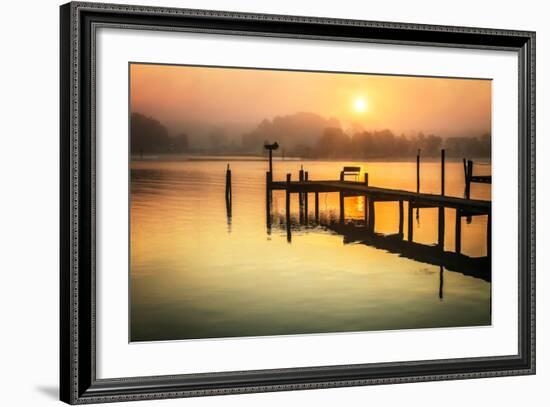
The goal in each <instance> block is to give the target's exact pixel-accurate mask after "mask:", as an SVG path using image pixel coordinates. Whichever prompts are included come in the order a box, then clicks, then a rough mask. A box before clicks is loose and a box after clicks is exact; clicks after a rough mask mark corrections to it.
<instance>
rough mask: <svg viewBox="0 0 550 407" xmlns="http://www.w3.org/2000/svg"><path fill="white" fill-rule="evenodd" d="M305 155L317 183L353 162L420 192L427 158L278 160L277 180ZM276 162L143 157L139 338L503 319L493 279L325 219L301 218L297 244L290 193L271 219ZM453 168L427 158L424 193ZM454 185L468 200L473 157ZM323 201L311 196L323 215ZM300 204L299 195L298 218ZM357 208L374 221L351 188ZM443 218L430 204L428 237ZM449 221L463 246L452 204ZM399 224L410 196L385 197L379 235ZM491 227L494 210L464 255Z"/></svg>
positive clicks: (137, 201)
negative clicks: (495, 307) (359, 238)
mask: <svg viewBox="0 0 550 407" xmlns="http://www.w3.org/2000/svg"><path fill="white" fill-rule="evenodd" d="M228 163H229V164H230V166H231V170H232V192H233V200H232V205H231V211H230V213H228V211H227V207H226V203H225V198H224V189H225V169H226V166H227V164H228ZM301 165H303V166H304V169H305V170H307V171H308V172H309V178H310V179H312V180H315V179H337V178H338V174H339V171H340V170H341V169H342V166H344V165H358V166H361V167H362V169H363V170H362V171H368V173H369V183H370V185H372V186H379V187H386V188H397V189H405V190H410V191H415V190H416V169H415V163H414V162H373V163H357V162H329V161H305V162H300V161H292V160H288V161H276V162H275V163H274V167H275V168H274V173H275V175H274V178H275V180H283V179H284V177H285V174H286V173H291V174H292V177H293V179H294V180H296V179H297V177H298V171H299V169H300V166H301ZM266 170H267V164H266V162H265V161H261V160H244V159H241V158H237V157H235V158H231V157H226V158H223V159H220V158H215V159H201V160H196V159H186V160H182V159H179V160H168V159H163V160H158V159H157V160H143V161H140V160H136V161H133V162H132V163H131V197H130V198H131V212H130V218H131V230H130V237H131V242H130V259H131V265H130V288H131V304H130V310H131V311H130V319H131V324H130V340H131V341H152V340H175V339H192V338H218V337H234V336H261V335H284V334H307V333H325V332H349V331H368V330H389V329H411V328H434V327H454V326H479V325H488V324H490V323H491V284H490V282H489V281H490V280H487V279H481V278H476V277H471V276H467V275H465V274H463V273H461V272H456V271H449V270H446V269H443V268H440V267H439V266H434V265H431V264H427V263H421V262H418V261H415V260H411V259H408V258H405V257H403V256H400V255H399V253H390V252H387V251H385V250H381V249H377V248H374V247H371V246H368V245H366V244H363V243H360V242H350V243H347V242H346V241H345V240H344V238H343V236H342V235H339V234H337V233H336V232H334V231H332V230H331V229H330V228H327V227H324V226H320V225H316V224H309V225H307V226H300V225H297V224H296V223H295V222H294V221H293V223H292V239H291V240H290V242H289V241H288V236H287V232H286V224H285V222H284V216H285V196H284V192H280V191H276V192H274V193H273V204H272V219H273V223H272V226H271V228H269V227H268V226H267V224H266V194H265V171H266ZM486 171H488V173H490V167H487V168H486ZM439 174H440V165H439V163H437V162H426V163H423V164H422V167H421V179H422V182H421V192H429V193H439V192H440V175H439ZM361 177H362V174H361ZM350 179H352V178H350ZM361 179H362V178H361ZM445 190H446V194H447V195H453V196H458V197H462V196H463V193H464V175H463V167H462V162H448V163H447V165H446V184H445ZM490 194H491V192H490V185H479V184H473V186H472V198H477V199H490V198H491V195H490ZM313 202H314V201H313V194H310V196H309V216H308V218H310V219H311V218H314V214H313V211H314V204H313ZM298 206H299V205H298V197H297V196H294V195H293V196H292V201H291V211H292V214H293V219H294V218H295V217H296V216H297V213H298ZM319 208H320V215H321V218H322V219H328V220H329V221H330V219H334V218H337V217H338V214H339V209H338V208H339V197H338V194H336V193H329V194H320V198H319ZM415 211H416V209H415ZM345 213H346V221H349V222H354V221H356V222H360V221H361V220H363V219H364V199H363V198H362V197H348V198H346V199H345ZM406 213H407V211H406V210H405V216H406ZM437 219H438V218H437V209H434V208H427V209H420V211H419V214H418V219H415V222H414V233H413V236H414V241H415V242H418V243H425V244H428V245H433V244H435V243H437ZM445 220H446V225H452V227H451V226H447V227H446V229H445V245H444V246H445V247H444V249H445V250H447V251H453V250H454V244H455V242H454V239H455V235H454V224H455V223H454V222H455V215H454V210H452V209H446V210H445ZM406 224H407V223H406V219H405V225H406ZM398 227H399V218H398V205H397V203H376V223H375V231H376V232H377V233H380V234H394V233H396V232H397V231H398ZM405 230H406V227H405ZM486 230H487V217H486V216H474V217H473V218H472V219H471V222H468V220H467V219H466V218H464V219H463V220H462V253H464V254H465V255H468V256H472V257H481V256H486V254H487V248H486ZM466 274H467V273H466Z"/></svg>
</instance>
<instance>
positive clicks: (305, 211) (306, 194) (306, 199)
mask: <svg viewBox="0 0 550 407" xmlns="http://www.w3.org/2000/svg"><path fill="white" fill-rule="evenodd" d="M308 180H309V173H308V172H307V171H306V172H304V182H307V181H308ZM308 198H309V195H308V192H307V189H306V192H304V221H305V223H306V225H307V223H308V215H309V214H308V211H309V209H308Z"/></svg>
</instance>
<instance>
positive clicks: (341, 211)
mask: <svg viewBox="0 0 550 407" xmlns="http://www.w3.org/2000/svg"><path fill="white" fill-rule="evenodd" d="M345 221H346V214H345V210H344V192H342V191H340V223H341V224H342V225H343V224H344V223H345Z"/></svg>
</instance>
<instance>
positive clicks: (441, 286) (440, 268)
mask: <svg viewBox="0 0 550 407" xmlns="http://www.w3.org/2000/svg"><path fill="white" fill-rule="evenodd" d="M439 300H440V301H443V266H439Z"/></svg>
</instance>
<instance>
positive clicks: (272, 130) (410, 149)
mask: <svg viewBox="0 0 550 407" xmlns="http://www.w3.org/2000/svg"><path fill="white" fill-rule="evenodd" d="M130 134H131V137H130V146H131V153H132V154H133V155H140V154H141V155H143V154H162V153H171V154H177V153H185V152H194V153H215V154H223V153H226V154H229V153H230V154H262V152H263V145H264V143H265V142H274V141H277V142H278V143H279V145H281V150H280V151H279V154H284V155H286V156H287V157H291V156H292V157H301V158H312V159H313V158H319V159H339V158H349V159H367V158H368V159H372V158H378V159H383V158H409V157H414V156H415V155H416V154H417V151H418V150H421V151H422V155H423V156H426V157H437V156H438V155H439V153H440V150H441V149H442V148H445V149H446V151H447V155H448V156H449V157H490V155H491V136H490V134H489V133H485V134H481V135H478V136H475V137H447V138H442V137H441V136H437V135H434V134H427V135H426V134H424V133H418V134H415V135H411V136H405V135H403V134H401V135H396V134H394V133H393V132H392V131H391V130H388V129H386V130H372V131H365V130H355V131H353V133H352V134H348V133H347V132H345V131H344V130H342V127H341V126H340V123H339V121H338V120H337V119H325V118H323V117H321V116H319V115H316V114H314V113H296V114H293V115H288V116H280V117H279V116H278V117H275V118H274V119H273V120H267V119H265V120H263V121H262V122H261V123H260V124H259V125H258V126H257V127H256V128H255V129H253V130H252V131H250V132H248V133H245V134H243V135H242V138H241V142H240V145H239V143H238V142H237V143H235V141H231V142H229V141H228V140H227V137H225V135H224V131H223V129H222V128H218V127H213V130H212V132H211V133H210V134H209V136H208V143H207V144H208V146H209V147H207V148H201V149H200V150H197V149H193V148H192V146H190V144H189V139H188V136H187V133H186V132H179V133H177V134H175V135H170V134H169V132H168V130H167V129H166V127H165V126H164V125H163V124H162V123H161V122H160V121H158V120H156V119H154V118H151V117H147V116H145V115H143V114H140V113H132V115H131V120H130Z"/></svg>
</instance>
